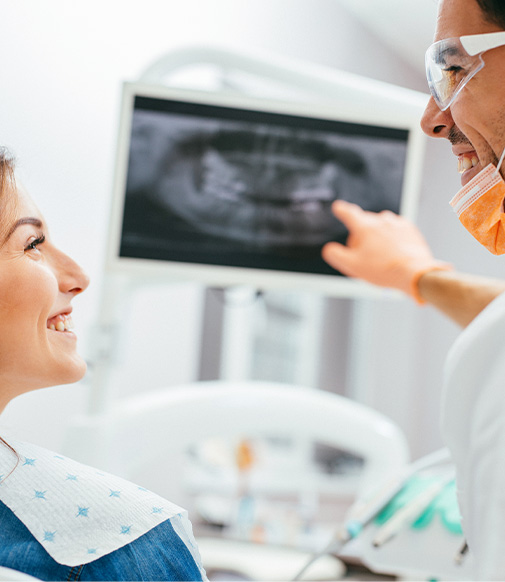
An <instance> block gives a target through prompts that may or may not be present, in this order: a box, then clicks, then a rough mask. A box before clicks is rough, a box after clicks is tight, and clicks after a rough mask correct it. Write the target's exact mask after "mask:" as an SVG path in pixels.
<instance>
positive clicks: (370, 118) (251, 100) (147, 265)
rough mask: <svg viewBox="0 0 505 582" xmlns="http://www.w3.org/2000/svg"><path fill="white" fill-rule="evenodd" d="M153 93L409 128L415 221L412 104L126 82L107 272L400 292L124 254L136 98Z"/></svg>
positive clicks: (360, 293)
mask: <svg viewBox="0 0 505 582" xmlns="http://www.w3.org/2000/svg"><path fill="white" fill-rule="evenodd" d="M137 96H139V97H153V98H157V99H170V100H176V101H187V102H190V103H197V104H199V103H200V104H207V105H217V106H224V107H228V108H237V109H246V110H251V109H252V110H257V111H260V112H272V113H278V114H287V115H299V116H303V117H311V118H315V119H323V120H324V119H328V120H334V121H343V122H350V123H357V124H360V123H361V124H367V125H375V126H381V127H387V128H395V129H402V130H407V131H408V133H409V136H408V140H407V152H406V162H405V173H404V179H403V188H402V196H401V204H400V212H399V213H400V215H402V216H405V217H407V218H409V219H410V220H413V221H414V220H415V216H416V210H417V205H418V198H419V188H420V181H421V174H422V165H423V159H424V149H425V148H424V146H425V136H424V134H423V133H422V131H421V129H420V125H419V121H420V117H421V114H422V109H419V111H416V112H414V113H413V109H412V105H411V104H409V106H408V107H406V108H405V110H404V111H401V110H400V111H397V112H396V113H395V115H394V116H393V115H392V113H391V112H390V111H387V110H386V109H384V110H383V111H381V107H380V102H376V103H375V104H373V95H371V105H372V106H371V107H370V108H367V109H366V110H364V109H363V106H361V107H360V108H359V109H358V108H357V107H356V106H353V104H352V103H349V104H348V105H346V106H342V103H338V105H337V106H332V105H331V104H329V103H328V102H326V103H325V102H322V103H321V102H314V103H312V104H307V103H301V102H296V101H280V100H272V99H259V98H256V97H250V96H245V95H237V94H229V93H218V92H207V91H198V90H188V89H182V88H176V87H167V86H162V85H150V84H145V83H135V82H133V83H132V82H126V83H124V84H123V92H122V102H121V112H120V118H119V130H118V138H117V151H116V164H115V174H114V185H113V196H112V204H111V213H110V228H109V237H108V244H107V253H106V264H105V267H106V271H108V272H109V273H115V274H123V275H126V276H129V277H133V278H142V279H144V280H146V279H147V280H151V281H161V282H163V281H165V282H173V281H178V282H190V281H193V282H197V283H200V284H202V285H205V286H208V287H221V288H226V287H237V286H247V287H252V288H254V289H257V290H260V291H267V290H281V289H282V290H288V291H306V292H316V293H320V294H323V295H326V296H340V297H373V296H378V295H386V296H393V297H394V296H397V294H396V293H395V292H391V291H388V290H384V289H379V288H377V287H375V286H373V285H369V284H367V283H364V282H362V281H358V280H356V279H352V278H349V277H344V276H335V277H332V276H329V275H323V274H312V273H295V272H290V271H275V270H269V269H260V268H245V267H232V266H221V265H206V264H199V263H182V262H177V261H167V260H154V259H137V258H127V257H121V256H120V254H119V253H120V244H121V232H122V218H123V210H124V202H125V192H126V182H127V167H128V155H129V148H130V135H131V121H132V117H133V111H134V101H135V97H137Z"/></svg>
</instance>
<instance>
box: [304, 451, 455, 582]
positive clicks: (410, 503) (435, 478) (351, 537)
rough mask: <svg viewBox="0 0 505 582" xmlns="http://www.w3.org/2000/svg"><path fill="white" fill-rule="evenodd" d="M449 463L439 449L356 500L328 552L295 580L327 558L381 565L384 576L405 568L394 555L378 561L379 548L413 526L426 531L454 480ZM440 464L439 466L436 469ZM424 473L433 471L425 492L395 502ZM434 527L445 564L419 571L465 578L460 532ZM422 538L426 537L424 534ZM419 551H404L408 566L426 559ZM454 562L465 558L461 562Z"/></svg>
mask: <svg viewBox="0 0 505 582" xmlns="http://www.w3.org/2000/svg"><path fill="white" fill-rule="evenodd" d="M449 462H450V457H449V452H448V450H447V449H445V448H444V449H440V450H439V451H435V452H434V453H432V454H430V455H427V456H426V457H422V458H421V459H419V460H418V461H416V462H414V463H412V464H411V465H410V466H408V467H407V468H406V469H405V470H403V471H401V472H400V473H399V474H398V475H397V476H396V477H394V478H393V479H392V480H391V479H390V480H388V481H386V482H385V483H383V484H382V485H380V486H379V487H378V488H377V490H376V491H374V492H372V493H371V495H368V496H367V497H365V498H364V499H362V500H358V501H357V502H356V503H355V505H354V506H353V507H352V508H351V509H350V510H349V512H348V515H347V517H346V520H345V522H344V524H343V527H341V528H339V529H338V530H337V532H336V534H335V536H334V537H333V539H332V540H331V541H330V543H329V544H328V545H327V546H326V547H325V548H323V549H322V550H321V551H319V552H316V553H315V554H314V555H313V556H312V558H311V559H310V560H309V561H308V562H307V564H306V565H305V567H304V568H303V569H302V570H300V572H298V574H297V576H296V577H295V578H294V580H301V579H302V577H303V576H304V574H305V573H306V572H307V570H308V568H309V567H311V566H312V565H313V564H314V563H316V562H317V560H319V559H320V558H322V557H323V556H325V555H328V554H332V555H336V556H345V555H351V556H359V557H360V558H361V559H363V561H364V562H365V563H367V564H368V565H369V566H370V567H372V569H374V570H375V568H374V566H376V565H377V566H378V567H377V569H376V571H382V572H385V573H387V572H389V573H392V572H394V573H397V572H400V571H401V569H402V566H401V565H400V564H401V561H402V558H401V557H399V556H398V555H395V557H394V558H392V559H391V555H390V554H388V558H387V560H390V562H389V564H387V565H385V566H383V565H382V564H381V559H380V550H382V548H383V547H385V548H386V551H387V548H388V544H392V542H391V541H390V540H392V539H393V538H395V537H396V536H397V535H399V534H400V533H402V536H403V537H404V534H405V531H409V527H411V526H412V524H414V525H413V527H414V528H416V527H417V531H419V530H420V529H422V528H426V527H427V525H428V524H429V523H430V522H431V517H432V513H433V512H431V511H428V510H429V509H430V504H432V503H433V502H434V501H435V500H436V498H437V496H439V495H440V494H441V493H442V492H443V491H444V489H445V488H446V487H447V486H448V485H450V484H451V483H452V482H453V480H454V474H453V469H452V466H451V465H447V464H448V463H449ZM438 466H440V468H437V467H438ZM425 471H431V472H430V473H429V476H430V477H429V478H428V479H426V480H425V481H426V482H425V486H424V487H422V488H419V487H417V491H416V494H415V495H407V496H404V499H403V500H402V501H401V502H400V503H397V502H396V500H397V498H398V497H399V496H401V495H402V494H403V492H404V490H405V489H406V488H408V487H409V486H410V484H411V482H412V480H413V479H415V478H417V477H418V476H419V475H422V474H423V472H425ZM451 494H452V495H454V496H455V491H454V490H452V491H451ZM404 503H405V504H404ZM426 512H427V513H429V517H428V519H426V518H425V513H426ZM381 514H382V516H381ZM423 518H424V519H423ZM421 520H422V523H421V524H418V523H417V522H418V521H421ZM377 522H379V523H377ZM433 529H434V530H435V532H436V533H435V536H439V537H440V545H441V547H442V548H443V550H442V551H443V552H444V556H443V558H444V559H443V560H442V559H440V557H439V556H436V555H433V558H434V559H433V563H432V564H431V563H430V564H429V565H426V564H424V565H423V566H424V568H421V567H420V565H418V567H417V572H418V573H419V572H421V571H423V572H424V573H425V574H429V571H428V570H429V569H430V568H432V572H431V573H432V574H433V575H437V574H449V576H451V575H454V574H455V573H456V574H459V575H460V576H462V577H461V578H460V579H462V580H463V579H465V578H464V574H465V570H464V569H463V568H462V567H461V562H462V556H463V555H464V553H465V552H463V553H461V551H460V552H458V554H455V551H454V550H453V551H452V553H451V547H452V546H453V545H454V543H456V544H457V543H458V541H459V540H461V539H462V533H461V529H460V528H458V527H453V525H452V524H449V525H448V527H446V528H445V533H442V534H441V533H440V527H439V524H438V523H437V524H434V528H433ZM429 535H430V536H431V535H432V534H431V533H430V534H429ZM402 536H400V537H402ZM428 537H429V536H428ZM424 539H426V536H425V538H424ZM459 543H460V546H459V547H461V542H460V541H459ZM398 544H400V547H402V546H401V540H400V542H398V541H397V543H396V548H395V550H396V551H398ZM352 545H354V547H352ZM349 546H351V551H349ZM419 546H420V544H419ZM418 549H419V552H418V556H417V558H415V557H413V555H412V554H413V551H412V549H410V550H409V549H408V545H407V550H406V553H407V554H408V559H407V560H405V562H406V563H408V562H409V561H412V562H413V563H414V564H415V563H416V561H417V562H418V563H419V561H420V560H422V559H423V556H424V555H425V554H423V551H422V550H421V547H419V548H418ZM423 549H424V548H423ZM465 551H466V550H465ZM404 554H405V547H404ZM431 554H434V552H431ZM393 555H394V554H393ZM428 555H430V554H428ZM456 558H458V559H460V558H461V559H460V563H459V564H458V561H457V560H456ZM374 560H375V561H374ZM388 566H389V570H388ZM458 567H459V569H458ZM409 568H410V572H415V571H416V567H415V566H403V569H404V571H405V572H408V571H409Z"/></svg>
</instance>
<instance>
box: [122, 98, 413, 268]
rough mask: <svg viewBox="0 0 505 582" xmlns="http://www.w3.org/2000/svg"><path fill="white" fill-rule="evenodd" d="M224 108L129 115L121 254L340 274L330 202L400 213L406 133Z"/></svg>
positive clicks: (339, 233)
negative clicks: (330, 251)
mask: <svg viewBox="0 0 505 582" xmlns="http://www.w3.org/2000/svg"><path fill="white" fill-rule="evenodd" d="M215 110H216V108H213V111H215ZM226 111H227V110H226V109H223V112H224V113H223V115H222V116H220V117H211V116H210V115H208V114H205V109H204V113H203V114H202V113H197V114H187V113H185V114H181V113H174V112H170V111H150V110H146V109H145V108H142V109H135V110H134V112H133V117H132V131H131V141H130V150H129V159H128V175H127V183H126V192H125V204H124V213H123V226H122V237H121V247H120V255H121V256H123V257H131V258H139V259H156V260H166V261H177V262H186V263H200V264H206V265H220V266H235V267H249V268H251V267H252V268H261V269H274V270H281V271H292V272H307V273H318V274H328V275H335V274H336V273H335V271H334V270H333V269H331V268H330V267H328V266H327V265H326V263H324V261H323V260H322V259H321V256H320V253H321V247H322V245H323V244H324V243H326V242H327V241H330V240H336V241H339V242H345V240H346V237H347V231H346V229H345V227H344V226H343V224H342V223H341V222H339V221H338V220H337V219H336V218H334V217H333V215H332V213H331V209H330V206H331V203H332V202H333V201H334V200H335V199H337V198H341V199H344V200H349V201H352V202H356V203H357V204H359V205H360V206H362V207H363V208H365V209H367V210H372V211H380V210H383V209H389V210H392V211H394V212H399V210H400V201H401V192H402V185H403V176H404V169H405V159H406V152H407V138H408V132H407V131H403V130H391V129H383V128H372V127H367V129H366V131H363V126H360V125H357V124H345V123H338V124H335V122H328V127H329V129H328V130H321V123H320V122H318V125H317V127H315V128H314V127H310V121H308V120H307V118H304V121H301V122H300V124H299V125H297V124H294V123H293V118H292V117H291V118H290V122H289V124H283V123H282V116H280V115H275V116H272V117H271V118H269V114H265V115H264V117H265V119H264V120H263V121H261V122H259V121H249V120H241V119H237V112H236V111H235V112H234V115H233V117H234V118H232V119H229V118H228V119H227V118H226ZM246 119H247V117H246ZM353 128H354V129H353Z"/></svg>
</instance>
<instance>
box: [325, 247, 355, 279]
mask: <svg viewBox="0 0 505 582" xmlns="http://www.w3.org/2000/svg"><path fill="white" fill-rule="evenodd" d="M321 255H322V257H323V259H324V260H325V261H326V262H327V263H328V265H330V267H333V268H334V269H336V270H337V271H341V272H342V273H344V274H345V275H350V274H351V273H350V271H351V270H352V263H353V260H352V252H351V250H350V249H349V248H347V247H346V246H345V245H342V244H340V243H337V242H329V243H326V244H325V245H324V246H323V248H322V250H321Z"/></svg>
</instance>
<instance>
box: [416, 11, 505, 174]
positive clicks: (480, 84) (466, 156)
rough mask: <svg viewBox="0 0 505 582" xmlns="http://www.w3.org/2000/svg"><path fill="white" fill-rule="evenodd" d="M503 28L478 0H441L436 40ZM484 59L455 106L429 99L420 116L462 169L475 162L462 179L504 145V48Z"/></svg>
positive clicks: (494, 156) (496, 155) (495, 158)
mask: <svg viewBox="0 0 505 582" xmlns="http://www.w3.org/2000/svg"><path fill="white" fill-rule="evenodd" d="M499 30H501V29H500V27H499V26H497V25H495V24H492V23H490V22H488V21H486V19H485V15H484V14H483V13H482V11H481V9H480V8H479V5H478V4H477V2H476V1H475V0H442V1H441V2H440V6H439V14H438V19H437V29H436V33H435V41H438V40H442V39H446V38H454V37H459V36H464V35H468V34H481V33H486V32H497V31H499ZM483 58H484V61H485V66H484V68H483V69H482V70H481V71H479V72H478V73H477V74H476V75H475V77H473V79H471V80H470V81H469V82H468V83H467V85H466V86H465V87H464V88H463V90H462V91H461V93H460V94H459V95H458V97H457V98H456V100H455V101H454V103H453V104H452V105H451V107H450V108H449V109H447V110H446V111H440V109H439V108H438V107H437V105H436V104H435V102H434V100H433V99H430V102H429V104H428V106H427V108H426V111H425V112H424V116H423V119H422V121H421V126H422V128H423V130H424V132H425V133H426V134H427V135H429V136H431V137H444V138H446V139H448V140H449V141H450V142H451V143H452V145H453V148H452V149H453V152H454V154H455V155H456V156H457V157H458V160H459V167H460V168H461V169H463V168H465V167H467V166H471V167H469V168H468V169H466V170H465V171H464V172H463V173H462V177H461V182H462V184H466V183H467V182H468V181H470V180H471V179H472V178H473V177H474V176H475V175H476V174H477V173H478V172H480V170H482V168H484V167H486V166H487V165H488V164H489V163H494V164H497V163H498V159H499V157H500V155H501V153H502V152H503V149H504V148H505V47H499V48H496V49H493V50H490V51H488V52H486V53H484V55H483ZM472 160H473V165H472V164H471V162H472ZM501 172H502V174H503V172H504V168H501Z"/></svg>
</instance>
